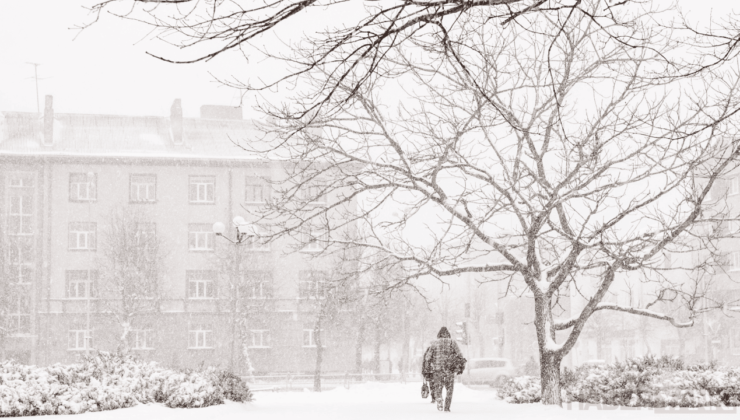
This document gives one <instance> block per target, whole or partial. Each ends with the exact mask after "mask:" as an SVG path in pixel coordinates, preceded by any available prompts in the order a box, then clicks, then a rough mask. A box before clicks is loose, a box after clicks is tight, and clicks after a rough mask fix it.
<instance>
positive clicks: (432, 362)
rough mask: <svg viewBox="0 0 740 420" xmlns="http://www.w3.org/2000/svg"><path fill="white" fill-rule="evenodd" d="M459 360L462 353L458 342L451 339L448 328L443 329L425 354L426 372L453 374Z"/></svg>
mask: <svg viewBox="0 0 740 420" xmlns="http://www.w3.org/2000/svg"><path fill="white" fill-rule="evenodd" d="M458 358H462V352H461V351H460V347H459V346H458V345H457V342H456V341H455V340H453V339H452V338H451V337H450V332H449V331H447V328H445V327H442V329H440V330H439V334H437V339H436V340H434V341H433V342H432V344H431V345H430V346H429V348H428V349H427V350H426V352H424V364H423V365H424V369H422V371H424V370H425V369H426V370H428V371H432V372H452V373H454V364H455V361H456V360H457V359H458Z"/></svg>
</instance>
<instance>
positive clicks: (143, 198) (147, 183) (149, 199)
mask: <svg viewBox="0 0 740 420" xmlns="http://www.w3.org/2000/svg"><path fill="white" fill-rule="evenodd" d="M129 188H130V190H129V199H130V201H131V202H132V203H153V202H155V201H156V200H157V176H156V175H131V178H130V185H129Z"/></svg>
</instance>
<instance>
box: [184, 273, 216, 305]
mask: <svg viewBox="0 0 740 420" xmlns="http://www.w3.org/2000/svg"><path fill="white" fill-rule="evenodd" d="M215 277H216V276H215V275H214V272H213V271H188V272H187V278H188V297H189V298H190V299H213V298H214V297H216V293H215V292H216V291H215V286H214V282H213V279H214V278H215Z"/></svg>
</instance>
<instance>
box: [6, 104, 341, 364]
mask: <svg viewBox="0 0 740 420" xmlns="http://www.w3.org/2000/svg"><path fill="white" fill-rule="evenodd" d="M201 113H202V115H201V118H184V117H183V115H182V108H181V106H180V101H179V100H176V101H175V102H174V103H173V105H172V109H171V115H170V116H169V118H167V117H131V116H113V115H83V114H64V113H57V112H55V110H54V109H53V105H52V98H51V97H50V96H49V97H47V98H46V107H45V110H44V114H43V115H42V116H39V115H38V114H36V113H23V112H5V113H1V114H0V239H1V241H0V246H1V247H2V253H0V254H1V255H2V260H0V267H2V271H0V273H2V275H3V276H4V277H5V281H4V282H3V284H4V288H5V290H4V295H3V299H4V300H3V302H4V303H3V307H4V308H5V309H4V312H5V315H6V316H5V318H6V319H7V324H6V327H7V329H6V330H4V332H5V333H4V334H3V338H2V339H3V346H2V348H3V352H4V356H5V357H13V358H15V359H17V360H19V361H22V362H26V363H34V364H40V365H46V364H50V363H55V362H72V361H75V360H77V359H78V357H79V355H80V354H81V353H85V352H86V351H87V350H88V349H89V348H92V349H100V350H107V351H112V350H115V349H116V347H117V346H118V345H119V342H120V341H119V337H120V336H121V334H122V332H123V329H122V326H121V325H120V322H118V321H117V320H116V319H115V316H114V315H113V314H112V313H111V311H109V310H107V309H106V308H110V307H111V305H109V304H110V303H111V302H109V301H115V300H116V299H117V298H116V296H112V295H111V294H110V293H106V292H105V291H104V290H103V289H102V288H101V285H100V284H99V276H100V272H99V270H100V265H101V261H102V259H104V256H103V255H101V254H102V252H101V247H100V243H101V240H102V239H101V235H103V234H104V232H106V231H107V229H108V228H109V218H110V217H111V216H110V215H111V214H112V212H113V211H114V210H115V209H124V211H128V210H130V211H132V212H134V211H137V212H141V213H143V214H146V215H147V216H148V217H149V220H150V221H151V224H150V225H148V226H147V227H146V229H147V232H149V234H154V235H156V237H157V239H158V240H160V241H161V244H162V246H163V248H164V251H165V253H166V257H165V258H164V264H163V270H162V272H161V273H159V275H161V279H162V286H161V290H160V292H161V295H162V297H163V298H162V300H161V301H160V302H159V304H158V305H157V310H156V311H155V312H154V313H152V314H149V315H147V316H144V317H139V319H138V320H137V321H135V324H134V325H130V330H131V332H130V333H129V336H128V337H129V340H128V343H129V345H130V347H131V348H132V352H134V353H136V354H138V355H140V356H141V357H143V358H145V359H151V360H156V361H159V362H162V363H164V364H167V365H177V366H182V367H197V366H200V365H203V364H204V365H206V366H213V365H220V366H222V367H229V366H230V363H231V361H232V360H233V359H237V360H239V362H238V363H236V362H235V363H236V366H235V368H236V369H237V370H239V371H241V372H245V370H246V362H245V360H244V357H243V354H242V353H243V352H242V351H241V349H240V346H239V345H238V343H237V344H236V345H235V344H234V343H233V340H232V337H234V333H233V331H232V327H231V325H232V324H231V322H230V320H231V316H232V315H233V311H232V310H231V308H230V305H229V302H231V301H230V298H231V297H232V296H231V295H230V293H231V292H230V287H228V285H227V284H225V280H224V278H227V277H229V276H233V275H234V273H233V272H229V270H230V267H224V265H228V264H226V263H224V262H223V261H222V262H219V259H218V258H217V255H216V254H217V251H218V250H219V249H228V247H230V246H232V245H231V244H229V243H227V242H226V240H225V239H224V238H220V237H216V236H215V235H214V234H213V231H212V225H213V223H214V222H217V221H221V222H224V223H225V224H226V225H227V234H228V233H231V231H232V230H233V229H231V228H229V227H228V226H230V225H231V224H230V223H229V221H231V220H232V219H233V218H234V217H236V216H239V215H243V216H246V215H245V214H244V213H245V212H244V211H243V208H244V207H250V206H259V205H260V204H262V203H264V202H265V200H268V199H269V197H270V186H269V185H268V183H267V182H266V181H265V180H269V179H273V178H275V177H278V176H280V175H281V174H282V171H283V170H284V169H283V164H282V163H281V162H275V161H266V160H263V159H256V158H255V157H254V156H250V155H249V154H248V153H247V152H245V151H244V150H243V149H240V148H239V147H237V146H236V145H235V144H234V141H242V142H252V141H257V139H258V136H257V133H256V131H255V130H254V128H253V125H252V123H251V122H250V121H246V120H243V119H242V117H241V109H239V108H232V107H218V106H204V107H203V108H202V109H201ZM316 205H322V203H317V204H316ZM289 245H290V243H289V242H287V240H285V241H282V242H280V241H279V242H276V243H271V244H269V245H265V244H258V243H247V244H244V245H241V246H242V247H244V248H243V249H244V256H243V268H242V269H240V270H239V273H237V274H236V275H237V276H240V279H239V281H240V282H247V283H248V287H240V292H239V293H243V296H242V295H240V298H243V299H245V300H247V301H249V302H250V305H251V306H250V307H251V308H252V309H250V310H249V317H248V326H247V328H249V330H250V334H251V335H250V338H249V339H248V341H249V345H248V354H249V359H250V361H251V364H252V366H253V367H254V369H255V370H256V371H257V372H310V371H312V370H313V369H314V365H315V357H316V343H315V340H314V337H313V316H314V311H315V303H316V302H317V301H319V300H320V299H321V292H320V291H321V289H322V288H321V286H322V281H323V280H322V279H323V278H324V276H325V275H326V272H327V271H328V270H329V269H330V267H329V265H330V262H328V261H324V260H321V259H312V258H310V257H311V256H312V252H315V250H313V249H310V248H311V247H307V248H306V249H304V250H303V251H302V252H294V253H286V252H285V251H286V250H288V247H289ZM224 273H226V274H224ZM346 315H347V316H350V315H351V314H346ZM326 335H327V337H325V338H324V340H323V342H324V346H325V347H326V351H325V353H324V360H325V366H326V367H325V368H324V370H334V371H337V370H339V371H346V370H351V369H352V368H353V366H354V363H355V360H354V355H353V354H352V352H348V351H345V350H346V349H347V348H354V343H353V342H351V340H354V336H355V334H352V333H351V332H350V331H342V330H341V328H335V329H333V330H332V331H328V332H327V333H326Z"/></svg>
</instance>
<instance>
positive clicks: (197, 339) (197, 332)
mask: <svg viewBox="0 0 740 420" xmlns="http://www.w3.org/2000/svg"><path fill="white" fill-rule="evenodd" d="M212 334H213V330H212V329H211V326H210V325H206V324H195V325H191V326H190V331H188V348H191V349H210V348H213V343H212V342H211V340H212Z"/></svg>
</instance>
